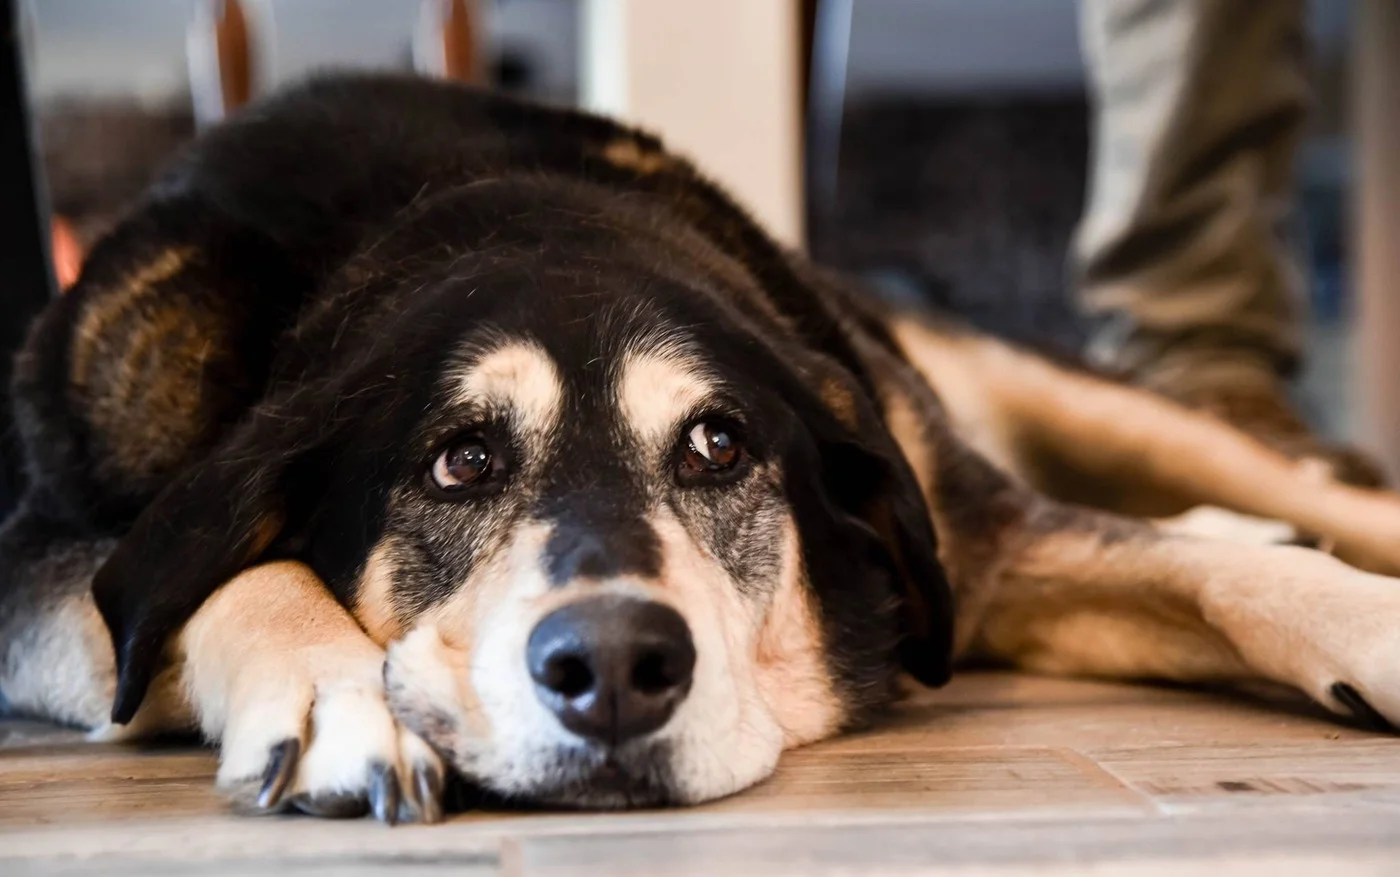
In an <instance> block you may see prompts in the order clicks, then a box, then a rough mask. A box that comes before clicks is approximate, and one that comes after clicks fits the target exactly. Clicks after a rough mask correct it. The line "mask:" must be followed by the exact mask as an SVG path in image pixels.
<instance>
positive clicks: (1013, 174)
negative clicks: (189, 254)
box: [27, 0, 1386, 435]
mask: <svg viewBox="0 0 1400 877" xmlns="http://www.w3.org/2000/svg"><path fill="white" fill-rule="evenodd" d="M1260 2H1269V0H1260ZM1382 2H1386V0H1382ZM238 5H239V6H240V8H241V14H242V15H243V16H244V17H245V19H246V20H245V24H244V29H245V30H246V36H247V39H246V42H247V47H248V51H247V59H248V60H247V65H248V70H247V71H246V72H247V79H248V81H249V83H250V85H249V86H248V88H249V89H250V91H251V92H252V93H254V94H257V93H263V92H265V91H267V90H269V89H271V88H272V87H274V86H276V85H277V84H279V83H282V82H285V81H288V80H292V79H295V78H297V77H300V76H302V75H304V74H306V73H307V72H309V71H312V70H315V69H318V68H323V67H327V66H347V65H349V66H356V67H388V68H398V69H411V68H413V67H415V66H417V67H419V69H425V65H427V66H429V67H430V66H432V65H433V64H437V65H439V66H441V65H443V64H445V63H449V62H450V58H448V57H447V56H450V55H452V51H453V50H452V49H451V42H450V41H451V38H452V35H451V34H448V35H447V37H446V39H447V40H448V42H447V43H444V42H443V41H442V40H443V39H444V36H443V33H442V32H441V31H438V30H434V28H435V27H439V28H440V27H444V26H447V27H449V29H450V27H457V29H458V33H457V35H456V36H457V39H458V40H459V42H461V41H465V44H466V45H467V51H469V52H470V53H472V59H471V60H469V61H468V62H463V63H465V66H466V67H470V68H471V70H472V72H469V73H467V74H464V78H472V77H475V78H477V81H481V82H484V83H487V84H492V85H496V86H499V87H503V88H507V89H510V90H514V91H517V92H520V93H522V94H525V95H528V96H531V97H534V98H538V99H541V100H546V101H551V102H559V103H566V104H581V105H584V106H587V107H591V108H595V109H600V110H603V111H607V112H612V113H616V114H619V115H622V116H624V117H626V118H629V119H632V120H636V121H639V122H641V123H643V124H647V125H649V126H652V127H655V128H657V129H659V130H660V131H661V132H662V133H663V134H664V135H666V136H667V137H668V139H669V140H670V141H671V142H672V144H673V145H674V146H677V147H679V148H680V149H681V150H683V151H686V152H689V153H691V154H692V155H693V156H694V157H695V158H696V159H697V160H698V161H699V162H700V164H701V165H702V167H705V168H707V169H710V170H711V171H712V172H713V173H714V174H715V175H716V176H717V177H718V178H719V179H720V181H721V182H723V183H725V184H727V185H728V186H729V187H730V188H731V189H732V190H734V191H735V192H736V194H737V195H738V196H739V198H740V200H741V201H744V202H746V203H747V204H749V205H750V206H751V207H752V208H753V209H754V210H755V212H756V213H757V214H758V215H759V217H760V218H761V219H763V220H764V221H765V222H766V223H767V224H768V225H769V227H770V228H772V229H773V230H774V231H775V233H776V234H778V235H779V237H781V238H783V239H784V240H786V241H787V242H789V243H792V244H796V245H805V246H806V247H808V248H809V249H810V251H811V252H812V253H813V254H814V255H815V256H816V257H817V258H818V259H820V260H823V261H826V262H828V263H831V264H834V265H838V266H841V267H845V268H848V269H851V270H854V271H857V272H859V273H861V274H863V275H865V276H866V277H868V278H869V279H871V280H872V281H873V283H874V284H875V285H876V286H877V287H878V288H879V289H881V290H883V291H884V292H886V293H887V294H889V295H893V296H907V297H912V298H916V299H919V300H923V301H927V302H932V303H935V304H938V305H941V306H944V307H947V308H951V309H952V310H955V311H956V312H958V313H959V314H961V315H963V316H965V317H967V318H968V319H970V320H972V321H974V322H976V323H978V324H980V325H983V326H985V327H989V328H992V329H995V330H997V331H1000V332H1003V333H1008V334H1012V335H1016V336H1035V337H1036V338H1038V339H1039V340H1041V341H1044V342H1048V343H1050V344H1052V345H1055V346H1059V347H1062V348H1065V349H1073V348H1076V347H1077V346H1078V345H1079V344H1080V342H1081V341H1082V339H1083V338H1084V337H1085V333H1086V326H1084V325H1083V322H1082V320H1081V319H1080V318H1079V317H1078V316H1077V315H1076V314H1075V312H1074V310H1073V306H1072V301H1073V299H1072V297H1071V296H1070V295H1068V294H1067V291H1066V288H1065V287H1066V278H1067V274H1066V269H1065V254H1066V248H1067V245H1068V243H1069V241H1070V236H1071V233H1072V231H1073V229H1074V225H1075V222H1076V221H1077V219H1078V217H1079V215H1080V211H1081V208H1082V206H1083V202H1084V193H1085V184H1086V159H1087V155H1088V150H1089V115H1088V105H1087V100H1086V94H1085V81H1084V68H1083V66H1082V61H1081V56H1080V41H1079V30H1078V20H1077V5H1076V2H1075V0H855V2H852V0H847V2H827V3H824V4H823V3H801V2H796V0H791V2H790V0H707V2H706V3H705V4H703V8H704V10H705V11H704V12H703V13H697V12H696V10H698V9H700V8H701V4H693V3H689V2H686V3H681V2H668V0H654V2H653V0H630V2H629V0H494V2H491V0H481V2H476V3H464V4H452V3H445V2H436V0H433V2H429V3H424V4H421V5H420V4H417V3H414V2H410V0H245V2H243V3H241V4H238ZM454 5H456V6H458V9H457V11H456V14H458V15H460V14H462V13H463V11H464V10H465V11H466V14H468V16H469V19H470V20H469V21H467V22H465V23H463V22H462V21H456V23H455V25H454V24H452V21H453V20H452V18H451V16H452V14H453V11H452V8H451V7H453V6H454ZM1310 9H1311V24H1312V39H1313V58H1314V69H1315V77H1316V86H1317V95H1318V105H1317V108H1316V112H1315V114H1314V118H1313V126H1312V133H1311V136H1310V138H1309V141H1308V143H1307V145H1306V147H1305V149H1304V150H1303V153H1302V158H1301V161H1300V162H1299V164H1298V168H1297V173H1298V175H1299V192H1300V208H1301V210H1300V218H1301V220H1302V227H1303V228H1304V229H1305V231H1306V242H1307V255H1308V263H1309V273H1310V283H1309V289H1310V306H1309V310H1310V313H1311V325H1310V332H1311V334H1312V336H1313V338H1312V340H1311V342H1310V345H1309V350H1310V358H1309V360H1308V366H1307V371H1306V374H1305V375H1304V380H1303V382H1302V386H1301V389H1300V402H1301V403H1302V404H1303V406H1304V407H1305V410H1307V412H1308V413H1309V414H1310V415H1311V416H1312V418H1313V419H1314V420H1316V422H1318V424H1319V425H1320V426H1321V427H1322V429H1323V430H1324V431H1325V432H1327V433H1330V434H1334V435H1340V434H1346V433H1348V432H1351V431H1353V430H1352V425H1353V418H1352V414H1353V410H1352V409H1353V408H1354V407H1355V405H1354V404H1353V403H1354V400H1353V399H1352V398H1351V397H1350V395H1349V394H1348V393H1347V392H1346V390H1347V388H1348V387H1349V386H1350V385H1351V382H1350V381H1348V379H1347V374H1348V362H1349V360H1348V351H1349V349H1350V347H1349V344H1350V338H1351V331H1350V329H1351V323H1350V321H1348V319H1347V318H1346V315H1347V314H1349V313H1351V312H1352V310H1353V304H1354V302H1353V300H1352V292H1351V290H1352V284H1351V283H1350V282H1349V272H1348V265H1349V264H1350V254H1349V246H1348V240H1349V238H1348V234H1347V223H1346V218H1347V216H1348V206H1347V203H1348V202H1347V194H1348V191H1349V187H1350V185H1351V179H1352V176H1353V173H1352V164H1351V162H1350V160H1349V156H1350V155H1351V143H1350V141H1349V133H1348V126H1347V124H1346V121H1345V120H1346V118H1347V114H1346V112H1345V107H1346V105H1347V95H1348V77H1347V70H1348V49H1349V46H1350V45H1351V34H1352V33H1353V27H1354V21H1353V15H1354V12H1355V10H1354V9H1353V4H1352V3H1351V2H1348V0H1312V3H1311V6H1310ZM27 14H28V17H29V21H28V23H27V27H28V29H29V33H28V35H27V36H28V40H27V43H28V87H29V90H30V94H31V98H32V108H33V113H34V116H35V118H36V120H37V122H38V129H39V132H40V138H39V143H40V155H41V157H42V165H43V167H44V168H45V170H46V175H47V186H48V189H49V195H50V197H51V201H52V203H53V205H54V209H55V212H56V213H59V214H63V215H67V216H71V217H72V219H73V226H74V233H75V235H76V236H77V237H78V238H79V239H80V241H81V242H82V243H86V242H90V240H91V239H92V238H93V237H94V236H96V235H97V234H100V232H101V230H102V229H103V228H104V227H105V225H106V224H107V223H109V222H110V221H111V218H112V217H113V216H114V215H115V214H116V212H119V210H120V205H121V204H122V203H123V201H124V199H126V198H129V197H130V195H131V194H132V193H133V192H134V191H135V190H137V189H139V187H140V186H141V185H142V184H143V183H144V181H145V180H146V179H148V178H149V175H150V173H152V171H153V169H154V167H155V166H156V165H157V164H158V163H159V160H160V159H161V158H163V157H164V156H165V155H167V154H168V153H169V152H170V151H171V150H173V149H175V148H178V146H179V144H180V143H181V142H183V141H184V140H185V139H187V138H189V137H190V136H192V135H193V133H194V131H195V130H196V127H197V125H198V124H201V123H204V122H207V121H209V120H212V119H214V118H217V117H218V115H219V114H220V112H221V108H220V106H219V104H220V99H219V95H218V94H217V93H216V94H215V96H214V97H213V98H210V97H209V95H207V94H202V91H208V90H209V89H210V88H213V89H214V90H215V92H217V91H218V84H217V83H214V84H213V85H212V86H211V84H210V72H209V70H210V67H211V64H212V65H213V66H214V67H217V66H218V65H217V63H214V62H215V61H217V59H216V58H215V59H214V60H213V61H211V58H213V56H215V55H217V54H218V49H219V45H218V44H217V41H213V42H211V40H212V37H211V36H210V34H212V33H213V32H214V30H213V29H211V21H213V19H211V18H210V16H211V15H212V16H214V19H217V18H218V16H220V15H223V14H224V11H223V4H219V3H212V4H211V3H203V2H198V0H122V2H111V0H39V2H34V3H31V4H29V6H28V7H27ZM444 22H447V23H448V24H447V25H444ZM795 22H800V25H798V26H794V23H795ZM435 41H436V42H435ZM443 45H448V46H449V48H448V49H447V50H444V49H443V48H442V46H443ZM211 46H213V48H212V49H211ZM225 48H226V47H225ZM459 50H460V47H459ZM211 52H212V53H213V54H212V55H211ZM458 61H459V62H461V59H460V58H458ZM224 97H225V98H226V97H227V94H225V95H224Z"/></svg>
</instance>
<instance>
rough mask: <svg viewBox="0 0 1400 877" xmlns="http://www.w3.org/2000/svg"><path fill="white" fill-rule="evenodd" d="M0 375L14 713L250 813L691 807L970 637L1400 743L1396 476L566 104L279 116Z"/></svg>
mask: <svg viewBox="0 0 1400 877" xmlns="http://www.w3.org/2000/svg"><path fill="white" fill-rule="evenodd" d="M14 398H15V405H16V411H17V414H18V419H19V421H20V424H21V429H22V433H23V439H24V442H25V446H26V451H27V455H28V459H27V463H28V466H29V469H30V471H31V473H32V475H33V477H32V479H31V480H32V488H31V491H30V494H29V495H28V496H27V497H26V499H25V501H24V503H23V506H22V508H21V510H20V511H19V512H18V513H17V514H16V516H15V517H13V518H12V519H11V520H9V521H8V522H6V523H5V525H4V528H3V530H0V554H2V556H0V693H3V695H4V702H5V703H7V704H8V708H9V709H11V710H14V711H19V712H26V713H31V714H36V715H41V716H47V717H50V718H53V719H55V720H58V721H63V722H68V723H73V724H78V725H83V726H88V727H92V728H95V729H100V730H101V731H102V733H105V734H107V735H109V736H133V735H137V734H143V733H148V732H153V731H161V730H169V729H171V728H178V727H195V728H198V729H199V730H201V731H202V732H203V733H204V734H206V735H207V736H208V737H209V738H210V739H211V741H213V742H215V743H217V744H218V745H219V747H220V750H221V756H220V759H221V760H220V770H219V783H220V786H221V787H222V788H223V789H225V790H226V791H227V793H228V794H229V795H230V796H231V797H232V798H233V800H234V801H235V802H236V803H237V804H238V805H239V806H240V807H243V808H248V809H253V810H264V811H266V810H281V809H287V808H296V809H300V810H303V811H305V812H309V813H314V814H319V815H327V816H349V815H358V814H363V813H373V814H374V815H375V816H376V817H378V818H380V819H383V820H386V821H397V820H422V821H432V820H435V819H437V818H439V817H440V815H441V813H442V798H443V790H444V787H445V786H446V784H447V780H448V777H449V774H451V773H455V774H458V775H460V777H461V778H462V779H463V780H464V781H466V782H468V783H470V784H473V785H475V786H477V787H479V788H481V789H483V790H485V791H487V792H489V793H493V794H494V795H496V796H499V797H501V798H504V799H509V800H515V801H522V802H529V803H534V804H545V805H553V806H566V807H624V806H648V805H658V804H668V803H676V804H684V803H694V802H699V801H703V800H707V799H711V798H715V797H718V796H722V795H727V794H730V793H733V792H736V791H739V790H741V789H744V788H746V787H748V786H750V785H752V784H754V783H756V782H758V781H760V780H761V779H763V778H764V777H766V776H768V775H769V774H770V773H771V772H772V771H773V770H774V769H775V768H776V767H777V765H778V761H779V757H780V755H781V753H782V752H783V751H784V750H785V749H787V748H790V747H793V746H798V745H802V744H805V743H809V742H812V741H815V740H819V739H822V738H824V737H827V736H830V735H833V734H836V733H838V732H840V731H842V730H845V729H849V728H852V727H855V726H858V725H861V724H864V723H867V722H870V721H872V720H875V719H877V718H878V716H879V714H880V711H881V710H882V709H883V708H885V707H887V706H889V705H890V704H892V703H893V702H894V701H895V699H896V697H897V692H898V690H899V685H898V678H899V676H900V675H901V673H907V674H910V675H912V676H913V677H914V678H915V679H916V680H918V681H919V682H922V683H924V684H935V685H936V684H940V683H942V682H943V681H945V680H946V678H947V676H948V674H949V672H950V670H951V667H952V666H953V662H954V660H955V659H957V658H966V657H990V658H995V659H999V660H1004V661H1011V662H1016V663H1019V664H1020V665H1022V666H1026V667H1030V668H1035V669H1040V670H1045V671H1054V672H1075V673H1092V674H1099V675H1105V674H1108V675H1122V676H1155V677H1167V678H1174V679H1181V680H1201V679H1210V680H1228V679H1242V678H1257V677H1262V678H1268V679H1272V680H1275V681H1279V682H1284V683H1288V684H1291V685H1294V686H1297V687H1299V688H1301V689H1302V690H1304V691H1306V692H1308V693H1309V694H1311V695H1312V696H1313V697H1315V698H1316V699H1318V700H1319V701H1320V702H1322V703H1323V704H1325V705H1327V706H1328V707H1330V708H1332V709H1334V710H1337V711H1338V712H1341V713H1346V714H1352V713H1356V712H1358V711H1360V712H1363V713H1364V714H1365V717H1367V718H1370V719H1373V720H1378V721H1389V720H1393V719H1397V718H1400V672H1398V671H1400V648H1397V642H1396V641H1395V640H1394V638H1393V637H1392V635H1391V632H1392V631H1394V630H1395V629H1397V626H1400V625H1397V623H1400V583H1397V582H1394V581H1392V580H1389V579H1387V578H1384V577H1382V575H1379V574H1385V573H1394V572H1396V571H1397V570H1400V502H1397V500H1396V499H1395V498H1394V497H1393V496H1391V495H1390V494H1385V493H1380V492H1365V491H1360V490H1356V489H1353V488H1349V487H1345V486H1342V485H1340V484H1337V483H1335V482H1333V481H1332V480H1331V479H1330V478H1328V477H1326V475H1325V473H1323V474H1322V475H1321V476H1320V475H1319V469H1318V466H1317V465H1316V461H1292V460H1288V459H1285V458H1282V457H1278V456H1276V455H1275V454H1273V453H1272V452H1271V451H1269V450H1267V449H1265V448H1262V447H1260V446H1258V445H1256V444H1254V443H1253V442H1251V441H1249V440H1248V439H1246V438H1244V437H1242V436H1240V435H1238V434H1236V433H1234V432H1232V431H1231V430H1230V429H1228V428H1227V427H1225V426H1223V425H1220V424H1218V423H1215V422H1214V421H1211V420H1209V419H1207V418H1205V417H1202V416H1200V415H1196V414H1192V413H1189V412H1186V411H1184V410H1181V409H1178V408H1175V407H1174V406H1172V405H1171V404H1169V403H1167V402H1164V401H1161V400H1158V399H1156V398H1154V397H1151V396H1148V395H1146V394H1144V393H1140V392H1137V391H1134V390H1131V389H1128V388H1124V387H1120V386H1117V385H1114V384H1112V383H1109V382H1106V381H1102V380H1099V379H1098V378H1096V377H1094V376H1092V375H1090V374H1089V373H1087V372H1084V371H1075V370H1066V369H1063V368H1061V367H1059V366H1056V365H1053V364H1051V363H1048V362H1046V361H1044V360H1041V359H1038V358H1036V357H1034V356H1032V355H1030V354H1028V353H1023V352H1020V351H1018V350H1015V349H1012V348H1010V347H1006V346H1003V345H1001V344H999V343H997V342H995V341H992V340H990V339H987V338H983V337H980V336H977V335H975V334H972V333H970V332H968V331H965V330H963V329H960V328H957V327H956V326H954V325H953V324H951V323H950V322H948V321H946V320H938V319H933V318H930V317H928V316H927V315H911V314H894V313H888V312H886V311H885V310H883V309H882V308H881V307H880V306H878V305H877V304H876V303H875V302H874V301H873V300H872V299H871V298H870V297H869V296H868V295H866V294H865V293H863V292H862V291H861V290H860V289H858V288H857V287H855V286H853V285H852V284H850V283H849V282H848V281H847V280H845V279H844V278H841V277H839V276H837V275H834V274H831V273H828V272H826V271H824V270H822V269H820V268H818V267H816V266H814V265H812V264H810V263H809V262H807V261H806V260H805V259H804V258H803V257H802V256H801V255H799V254H796V253H790V252H785V251H783V250H781V249H780V248H779V247H777V246H776V245H775V244H774V243H773V242H772V241H771V240H770V239H769V238H768V237H767V236H766V235H765V234H764V233H763V232H762V230H761V229H759V228H758V227H757V226H756V225H755V224H754V223H753V222H752V221H751V220H749V219H748V217H747V216H746V215H745V214H744V213H743V212H742V211H741V210H740V209H739V208H737V207H736V206H735V205H734V204H733V203H732V202H731V201H730V200H729V199H728V198H727V197H726V196H725V195H724V194H723V193H722V192H721V191H719V190H718V189H717V188H715V187H714V186H713V185H711V184H710V183H708V182H707V181H706V180H705V179H704V178H703V177H701V176H700V175H698V174H697V173H696V172H695V171H694V170H693V169H692V168H691V167H690V165H689V164H687V163H686V162H685V161H683V160H681V159H679V158H676V157H674V156H672V155H670V154H669V153H667V152H666V151H665V150H664V149H663V148H662V146H661V145H660V144H659V143H658V142H657V141H656V140H655V139H653V138H651V137H649V136H647V135H644V134H640V133H638V132H635V131H631V130H628V129H625V128H622V127H620V126H618V125H615V124H613V123H610V122H607V121H605V120H602V119H597V118H593V117H589V116H584V115H579V114H573V113H568V112H564V111H560V110H551V109H544V108H538V107H533V106H529V105H524V104H518V103H514V102H510V101H507V100H505V99H503V98H497V97H493V96H490V95H486V94H482V93H479V92H475V91H471V90H467V89H463V88H458V87H455V86H452V85H446V84H440V83H429V82H425V81H418V80H412V79H399V78H386V77H335V78H327V79H322V80H317V81H313V82H311V83H308V84H306V85H303V86H301V87H298V88H296V89H294V90H291V91H288V92H286V93H284V94H282V95H280V96H278V97H274V98H273V99H271V100H270V101H268V102H265V103H263V104H261V105H258V106H256V107H254V108H252V109H251V110H250V111H248V112H246V113H244V114H243V115H242V116H240V117H237V118H235V119H233V120H232V121H230V122H229V123H227V124H225V125H223V126H222V127H219V128H216V129H214V130H211V131H210V132H208V133H207V134H206V135H204V136H203V137H202V138H201V139H199V140H198V141H197V142H196V143H195V144H194V145H193V147H192V148H191V149H190V150H189V151H188V152H187V153H186V154H185V155H184V156H183V157H181V158H180V159H179V160H178V161H177V162H176V163H175V164H174V165H173V166H172V167H170V168H169V169H168V171H167V172H166V173H165V175H164V177H163V178H162V180H161V181H160V182H159V183H158V184H157V185H156V186H155V187H154V188H153V189H152V191H151V192H150V194H149V195H148V196H147V198H146V199H145V200H144V201H143V202H142V203H141V204H140V205H139V206H138V207H137V208H136V209H135V210H134V212H133V213H132V214H131V215H130V216H129V217H128V218H127V219H126V221H125V222H123V223H122V224H121V225H120V226H119V227H118V228H117V229H116V230H115V231H114V232H113V233H112V234H111V235H109V236H108V237H107V238H106V239H105V240H104V241H103V242H102V243H101V244H99V245H98V246H97V247H96V248H95V249H94V251H93V253H92V256H91V259H90V260H89V262H88V264H87V265H86V267H85V270H84V272H83V275H82V278H81V279H80V280H79V282H78V283H77V284H76V286H75V287H74V288H73V290H72V291H71V292H70V293H69V294H67V295H65V296H64V297H63V298H61V299H60V300H57V301H55V302H54V303H53V305H52V306H51V307H50V308H49V310H48V311H47V312H46V313H45V314H44V315H43V316H42V317H41V318H40V320H39V321H38V322H37V324H36V325H35V326H34V328H33V330H32V332H31V336H30V341H29V344H28V345H27V347H26V348H25V350H24V351H23V353H22V354H21V357H20V359H19V362H18V365H17V377H16V383H15V387H14ZM1068 499H1073V500H1074V501H1076V502H1078V503H1080V505H1068V504H1066V503H1065V500H1068ZM1093 506H1097V508H1093ZM1196 506H1218V507H1221V508H1225V509H1229V510H1230V511H1231V512H1232V514H1231V515H1223V516H1222V515H1214V516H1212V515H1200V514H1196V515H1194V516H1191V517H1189V518H1187V519H1183V518H1173V519H1171V520H1166V519H1165V516H1166V515H1168V514H1172V513H1177V512H1184V511H1186V510H1188V509H1191V508H1193V507H1196ZM1128 513H1151V514H1153V515H1159V516H1162V518H1163V519H1162V520H1160V521H1159V520H1157V519H1155V518H1154V519H1148V518H1134V517H1127V516H1125V515H1126V514H1128ZM1242 515H1243V516H1252V517H1253V518H1261V519H1269V520H1273V521H1282V522H1286V523H1287V524H1288V525H1292V527H1293V528H1296V531H1297V532H1303V533H1307V534H1312V535H1315V536H1317V537H1318V540H1319V544H1322V545H1326V546H1328V547H1335V553H1336V555H1337V556H1336V557H1333V556H1329V555H1328V554H1324V553H1322V552H1320V551H1316V550H1311V549H1307V548H1303V547H1299V546H1295V545H1277V544H1273V540H1271V539H1254V538H1252V537H1250V536H1249V535H1248V534H1255V533H1277V532H1290V533H1291V532H1294V530H1291V529H1289V528H1288V527H1283V528H1280V527H1278V526H1240V523H1241V521H1242V520H1243V519H1242V517H1241V516H1242ZM1184 520H1190V521H1192V522H1195V523H1194V524H1193V525H1192V526H1191V527H1189V528H1188V527H1186V526H1184V525H1183V524H1182V523H1181V522H1182V521H1184ZM1208 520H1227V521H1229V522H1231V526H1229V527H1226V528H1224V529H1223V530H1222V531H1221V532H1218V533H1217V532H1215V531H1213V530H1212V531H1210V532H1204V533H1203V532H1199V531H1200V530H1201V526H1200V525H1199V524H1200V522H1202V521H1208ZM1240 534H1246V535H1240ZM1230 540H1233V541H1230ZM1363 569H1366V570H1369V571H1367V572H1363V571H1362V570H1363Z"/></svg>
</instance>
